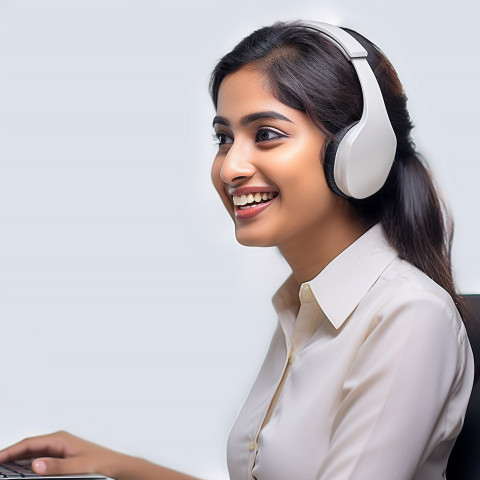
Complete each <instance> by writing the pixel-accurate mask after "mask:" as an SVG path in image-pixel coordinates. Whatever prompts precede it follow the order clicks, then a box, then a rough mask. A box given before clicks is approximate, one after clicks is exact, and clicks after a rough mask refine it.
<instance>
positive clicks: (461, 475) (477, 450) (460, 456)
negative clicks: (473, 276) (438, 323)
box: [447, 295, 480, 480]
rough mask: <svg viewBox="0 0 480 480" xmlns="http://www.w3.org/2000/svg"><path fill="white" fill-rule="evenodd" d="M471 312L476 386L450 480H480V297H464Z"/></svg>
mask: <svg viewBox="0 0 480 480" xmlns="http://www.w3.org/2000/svg"><path fill="white" fill-rule="evenodd" d="M462 297H463V298H464V300H465V302H466V304H467V307H469V310H467V312H465V315H464V317H465V318H464V321H465V326H466V328H467V333H468V338H469V340H470V344H471V345H472V350H473V357H474V360H475V383H474V385H473V390H472V396H471V397H470V402H469V404H468V408H467V413H466V415H465V423H464V424H463V429H462V431H461V433H460V435H459V436H458V438H457V441H456V443H455V446H454V447H453V450H452V453H451V455H450V458H449V460H448V467H447V480H478V479H480V381H479V380H478V376H479V374H480V295H462Z"/></svg>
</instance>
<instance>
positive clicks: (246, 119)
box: [212, 111, 292, 127]
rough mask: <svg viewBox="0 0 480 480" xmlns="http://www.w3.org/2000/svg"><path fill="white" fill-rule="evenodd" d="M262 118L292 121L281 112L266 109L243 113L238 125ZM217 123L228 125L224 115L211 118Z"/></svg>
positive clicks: (244, 124)
mask: <svg viewBox="0 0 480 480" xmlns="http://www.w3.org/2000/svg"><path fill="white" fill-rule="evenodd" d="M262 118H274V119H276V120H284V121H286V122H292V121H291V120H290V119H289V118H287V117H286V116H285V115H282V114H281V113H278V112H274V111H267V112H255V113H249V114H248V115H244V116H243V117H242V118H241V120H240V125H242V126H246V125H248V124H250V123H252V122H255V121H257V120H261V119H262ZM217 123H218V124H220V125H225V126H226V127H229V126H230V122H229V121H228V120H227V119H226V118H224V117H219V116H216V117H215V118H214V119H213V123H212V124H213V125H215V124H217Z"/></svg>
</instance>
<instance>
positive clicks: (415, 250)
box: [210, 22, 461, 306]
mask: <svg viewBox="0 0 480 480" xmlns="http://www.w3.org/2000/svg"><path fill="white" fill-rule="evenodd" d="M345 30H346V31H348V32H349V33H350V34H351V35H352V36H354V37H355V38H356V39H357V40H358V41H359V42H360V43H361V44H362V45H363V46H364V48H365V49H366V50H367V52H368V57H367V60H368V63H369V64H370V66H371V68H372V70H373V72H374V74H375V76H376V78H377V80H378V83H379V85H380V89H381V91H382V94H383V98H384V101H385V106H386V109H387V112H388V116H389V118H390V122H391V124H392V127H393V129H394V131H395V135H396V137H397V150H396V153H395V160H394V163H393V167H392V170H391V172H390V174H389V176H388V178H387V181H386V183H385V185H384V186H383V187H382V188H381V189H380V191H378V192H377V193H376V194H374V195H372V196H371V197H369V198H366V199H363V200H356V199H351V198H349V199H348V200H347V201H348V202H350V204H351V205H352V207H353V208H354V209H355V210H356V212H357V213H358V215H359V216H360V217H361V218H362V219H363V220H364V222H365V224H366V225H367V226H371V225H373V224H375V223H377V222H381V223H382V225H383V228H384V230H385V232H386V235H387V237H388V239H389V241H390V243H391V244H392V245H393V246H394V247H395V248H396V249H397V251H398V252H399V255H400V257H401V258H404V259H405V260H407V261H408V262H410V263H412V264H413V265H415V266H416V267H418V268H419V269H420V270H422V271H423V272H425V273H426V274H427V275H428V276H429V277H431V278H432V279H433V280H434V281H435V282H436V283H438V284H439V285H441V286H442V287H443V288H444V289H445V290H446V291H447V292H448V293H449V294H450V295H451V296H452V298H453V299H454V301H455V303H456V304H457V306H460V304H461V298H460V297H459V295H458V294H457V292H456V290H455V284H454V281H453V276H452V270H451V261H450V247H451V241H452V237H453V222H452V221H451V219H450V216H449V214H448V211H447V209H446V207H445V204H444V203H443V201H442V200H441V198H440V197H439V195H438V193H437V192H436V189H435V187H434V185H433V181H432V177H431V175H430V173H429V170H428V168H427V166H426V164H425V161H424V160H423V158H422V157H421V156H420V155H419V153H418V152H417V151H416V147H415V145H414V143H413V141H412V139H411V137H410V131H411V130H412V128H413V125H412V123H411V121H410V117H409V114H408V111H407V97H406V95H405V93H404V91H403V87H402V85H401V83H400V81H399V79H398V76H397V74H396V72H395V70H394V69H393V67H392V65H391V64H390V62H389V61H388V59H387V58H386V57H385V56H384V54H383V53H382V52H381V51H380V49H379V48H378V47H376V46H375V45H374V44H373V43H371V42H370V41H369V40H367V39H365V38H364V37H363V36H361V35H359V34H358V33H356V32H354V31H352V30H348V29H345ZM247 64H250V65H252V66H253V67H254V68H256V69H258V70H259V71H260V72H261V73H262V74H264V76H265V78H266V80H267V83H268V86H269V88H270V89H271V92H272V94H273V95H274V96H275V97H276V98H277V99H278V100H279V101H281V102H282V103H284V104H285V105H288V106H289V107H292V108H295V109H297V110H300V111H302V112H305V113H306V114H307V115H308V116H309V118H310V119H311V120H312V121H313V122H314V123H315V124H316V125H317V127H318V128H319V129H320V130H321V131H322V133H323V134H324V135H325V136H326V138H327V140H329V141H335V139H336V136H337V134H339V133H340V132H341V131H342V130H344V129H345V128H346V127H348V126H349V125H351V124H352V123H355V122H358V121H359V120H360V117H361V115H362V110H363V96H362V91H361V87H360V82H359V80H358V77H357V74H356V72H355V69H354V67H353V65H352V64H351V63H350V62H349V61H348V60H347V59H346V58H345V56H344V55H343V54H342V52H341V51H340V50H339V48H338V47H337V46H335V45H333V44H332V42H331V41H330V40H327V39H326V38H324V37H323V36H322V35H321V34H319V33H318V32H316V31H313V30H311V29H308V28H305V26H303V25H302V24H301V23H299V22H294V23H283V22H279V23H275V24H274V25H272V26H269V27H264V28H261V29H259V30H257V31H255V32H253V33H252V34H251V35H249V36H248V37H246V38H245V39H243V40H242V41H241V42H240V43H239V44H238V45H237V46H236V47H235V48H234V49H233V50H232V51H231V52H230V53H228V54H227V55H225V56H224V57H223V58H222V59H221V60H220V62H219V63H218V64H217V66H216V67H215V69H214V71H213V73H212V76H211V80H210V91H211V95H212V99H213V102H214V104H215V107H217V99H218V91H219V88H220V84H221V82H222V80H223V79H224V78H225V76H226V75H228V74H230V73H233V72H235V71H236V70H238V69H240V68H241V67H243V66H245V65H247Z"/></svg>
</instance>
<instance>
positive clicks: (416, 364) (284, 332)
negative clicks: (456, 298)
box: [227, 225, 473, 480]
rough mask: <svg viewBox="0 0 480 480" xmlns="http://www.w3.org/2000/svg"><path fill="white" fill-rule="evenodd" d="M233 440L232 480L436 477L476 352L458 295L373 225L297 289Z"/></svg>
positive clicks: (287, 294)
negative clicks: (402, 256)
mask: <svg viewBox="0 0 480 480" xmlns="http://www.w3.org/2000/svg"><path fill="white" fill-rule="evenodd" d="M273 303H274V306H275V308H276V310H277V313H278V315H279V324H278V327H277V329H276V331H275V333H274V335H273V338H272V342H271V345H270V348H269V350H268V353H267V356H266V358H265V361H264V363H263V366H262V368H261V370H260V372H259V374H258V377H257V379H256V381H255V383H254V385H253V387H252V389H251V391H250V394H249V396H248V398H247V400H246V402H245V404H244V405H243V408H242V409H241V411H240V413H239V415H238V418H237V420H236V422H235V425H234V426H233V429H232V431H231V433H230V437H229V440H228V455H227V456H228V467H229V472H230V478H231V480H252V479H256V480H314V479H316V480H348V479H355V480H372V479H382V480H411V479H415V480H439V479H441V478H444V472H445V468H446V464H447V459H448V455H449V453H450V451H451V449H452V447H453V444H454V441H455V438H456V437H457V435H458V433H459V432H460V429H461V427H462V422H463V417H464V414H465V410H466V408H467V403H468V399H469V395H470V391H471V387H472V382H473V355H472V351H471V348H470V344H469V342H468V339H467V335H466V332H465V328H464V325H463V323H462V320H461V318H460V316H459V314H458V312H457V310H456V308H455V305H454V303H453V301H452V299H451V297H450V296H449V295H448V294H447V293H446V292H445V291H444V290H443V289H442V288H441V287H439V286H438V285H437V284H436V283H434V282H433V281H432V280H431V279H430V278H429V277H427V276H426V275H425V274H424V273H422V272H421V271H419V270H418V269H417V268H415V267H413V266H412V265H411V264H409V263H407V262H405V261H403V260H401V259H399V257H398V254H397V252H396V251H395V250H394V249H393V248H392V247H391V246H390V245H389V243H388V241H387V239H386V238H385V235H384V233H383V229H382V227H381V226H380V225H376V226H375V227H373V228H371V229H370V230H369V231H368V232H366V233H365V234H364V235H363V236H362V237H360V238H359V239H358V240H357V241H356V242H355V243H353V244H352V245H351V246H350V247H348V248H347V249H346V250H344V251H343V252H342V253H341V254H340V255H339V256H338V257H336V258H335V259H334V260H333V261H332V262H331V263H330V264H329V265H328V266H327V267H326V268H325V269H324V270H323V271H322V272H321V273H320V274H319V275H318V276H317V277H316V278H314V279H313V280H312V281H310V282H306V283H304V284H303V285H301V287H300V292H298V290H297V287H296V284H295V282H294V280H293V279H292V278H291V277H290V278H289V279H288V280H287V281H286V282H285V284H284V285H283V286H282V287H281V288H280V290H279V291H278V292H277V293H276V295H275V296H274V299H273Z"/></svg>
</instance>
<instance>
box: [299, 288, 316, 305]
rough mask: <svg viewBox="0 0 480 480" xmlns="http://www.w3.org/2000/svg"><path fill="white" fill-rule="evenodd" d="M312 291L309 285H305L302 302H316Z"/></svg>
mask: <svg viewBox="0 0 480 480" xmlns="http://www.w3.org/2000/svg"><path fill="white" fill-rule="evenodd" d="M314 299H315V297H314V296H313V292H312V289H311V287H310V285H309V284H308V283H304V284H303V285H302V288H301V289H300V300H301V301H302V302H311V301H312V300H314Z"/></svg>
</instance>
